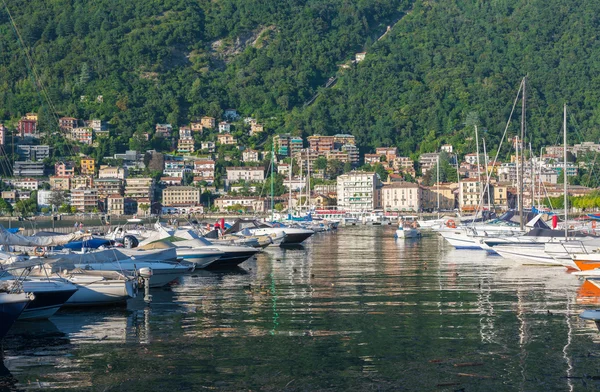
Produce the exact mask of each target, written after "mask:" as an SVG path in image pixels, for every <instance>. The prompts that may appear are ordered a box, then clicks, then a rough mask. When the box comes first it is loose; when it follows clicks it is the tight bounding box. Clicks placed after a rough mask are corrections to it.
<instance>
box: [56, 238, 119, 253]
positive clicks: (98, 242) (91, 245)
mask: <svg viewBox="0 0 600 392" xmlns="http://www.w3.org/2000/svg"><path fill="white" fill-rule="evenodd" d="M110 244H111V242H110V241H109V240H105V239H104V238H92V239H91V240H87V241H75V242H69V243H68V244H65V245H64V247H65V248H67V249H71V250H74V251H78V250H81V248H82V247H85V248H88V249H97V248H99V247H101V246H103V245H110Z"/></svg>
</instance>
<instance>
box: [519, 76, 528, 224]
mask: <svg viewBox="0 0 600 392" xmlns="http://www.w3.org/2000/svg"><path fill="white" fill-rule="evenodd" d="M526 84H527V76H525V77H524V78H523V99H522V100H521V143H523V141H524V140H525V114H526V111H525V110H526V108H525V102H526V101H525V100H526V99H527V95H526V93H525V87H526ZM524 155H525V154H524V153H523V149H521V165H520V167H519V171H520V173H519V174H520V176H519V178H520V183H519V191H518V192H519V193H522V192H523V175H524V173H523V166H524V164H525V160H524V159H523V157H524ZM523 196H525V195H521V197H520V198H519V215H520V218H521V219H520V223H521V230H524V229H525V214H524V212H523V199H524V197H523Z"/></svg>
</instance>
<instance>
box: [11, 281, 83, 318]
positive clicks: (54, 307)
mask: <svg viewBox="0 0 600 392" xmlns="http://www.w3.org/2000/svg"><path fill="white" fill-rule="evenodd" d="M23 288H24V290H26V291H28V292H31V293H33V295H34V296H35V298H34V299H33V301H31V302H29V303H28V304H27V306H26V307H25V310H24V311H23V313H21V315H20V316H19V320H43V319H47V318H49V317H52V316H53V315H54V314H55V313H56V312H57V311H58V309H60V307H61V306H63V305H64V304H65V303H66V302H67V301H68V300H69V299H70V298H71V297H72V296H73V294H75V292H76V291H77V287H75V286H73V288H65V289H61V290H44V289H35V288H29V287H27V282H25V283H24V285H23Z"/></svg>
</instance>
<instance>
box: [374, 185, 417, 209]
mask: <svg viewBox="0 0 600 392" xmlns="http://www.w3.org/2000/svg"><path fill="white" fill-rule="evenodd" d="M422 192H423V189H422V188H421V186H419V184H415V183H412V182H395V183H392V184H387V185H384V186H383V188H381V201H382V207H383V209H384V210H385V211H411V212H417V211H420V210H421V208H422V207H421V199H422Z"/></svg>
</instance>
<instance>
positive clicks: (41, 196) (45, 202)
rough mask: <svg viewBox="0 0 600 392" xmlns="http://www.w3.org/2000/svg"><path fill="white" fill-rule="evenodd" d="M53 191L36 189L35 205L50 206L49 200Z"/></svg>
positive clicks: (39, 206)
mask: <svg viewBox="0 0 600 392" xmlns="http://www.w3.org/2000/svg"><path fill="white" fill-rule="evenodd" d="M53 192H54V191H45V190H43V189H40V190H38V192H37V205H38V208H40V209H41V208H52V205H51V204H50V200H51V198H52V193H53Z"/></svg>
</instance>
